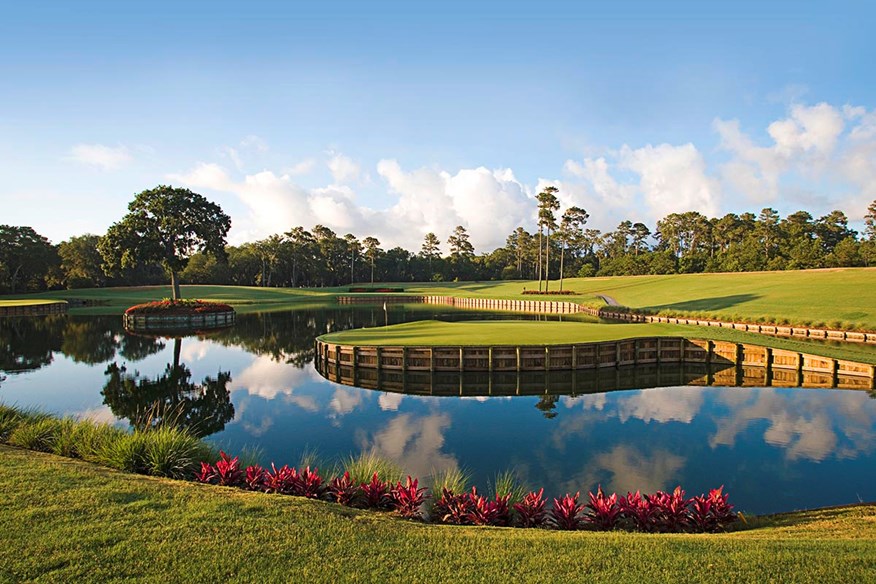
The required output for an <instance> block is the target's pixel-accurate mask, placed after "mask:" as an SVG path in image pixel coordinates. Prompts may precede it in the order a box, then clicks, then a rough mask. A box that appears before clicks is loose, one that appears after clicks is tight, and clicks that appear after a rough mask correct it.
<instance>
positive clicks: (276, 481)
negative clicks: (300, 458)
mask: <svg viewBox="0 0 876 584" xmlns="http://www.w3.org/2000/svg"><path fill="white" fill-rule="evenodd" d="M297 476H298V472H297V471H296V470H295V469H294V468H290V467H289V465H287V464H284V465H283V466H282V467H280V468H277V467H276V466H274V463H273V462H272V463H271V470H266V471H265V476H264V482H263V486H262V489H263V490H264V491H265V492H266V493H281V494H284V495H291V494H292V490H293V488H294V483H295V480H296V479H297Z"/></svg>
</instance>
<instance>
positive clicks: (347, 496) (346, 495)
mask: <svg viewBox="0 0 876 584" xmlns="http://www.w3.org/2000/svg"><path fill="white" fill-rule="evenodd" d="M360 493H361V489H360V487H359V485H357V484H356V483H354V482H353V481H352V479H350V473H349V472H344V475H343V476H340V477H335V478H333V479H332V480H331V481H329V484H328V494H329V498H330V499H331V500H332V501H334V502H335V503H340V504H341V505H346V506H348V507H352V506H353V504H354V503H355V502H356V498H357V497H358V496H359V494H360Z"/></svg>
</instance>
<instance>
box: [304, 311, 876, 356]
mask: <svg viewBox="0 0 876 584" xmlns="http://www.w3.org/2000/svg"><path fill="white" fill-rule="evenodd" d="M667 336H681V337H687V338H691V339H712V340H723V341H733V342H738V343H751V344H755V345H766V346H770V347H774V348H777V349H788V350H791V351H799V352H801V353H813V354H817V355H824V356H827V357H834V358H837V359H848V360H852V361H863V362H867V363H874V364H876V346H874V345H872V344H870V345H865V344H863V343H842V344H840V343H826V342H818V341H810V340H798V339H792V338H789V339H783V338H781V337H767V336H765V335H760V334H755V333H747V332H742V331H736V330H732V329H726V328H716V327H700V326H687V325H673V324H656V323H647V324H645V323H622V324H621V323H618V324H596V323H582V322H556V321H547V322H545V321H541V322H538V321H520V320H506V321H502V320H485V321H465V322H444V321H435V320H423V321H417V322H409V323H403V324H396V325H390V326H388V327H373V328H361V329H352V330H346V331H340V332H336V333H329V334H327V335H322V336H321V337H320V339H322V340H323V341H326V342H330V343H338V344H345V345H379V346H409V347H413V346H439V345H444V346H460V345H465V346H473V345H480V346H488V345H493V346H501V345H505V346H507V345H565V344H572V343H590V342H596V341H616V340H620V339H629V338H634V337H667Z"/></svg>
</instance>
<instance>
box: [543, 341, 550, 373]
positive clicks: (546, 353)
mask: <svg viewBox="0 0 876 584" xmlns="http://www.w3.org/2000/svg"><path fill="white" fill-rule="evenodd" d="M550 367H551V346H550V345H545V346H544V370H545V371H548V370H549V369H550Z"/></svg>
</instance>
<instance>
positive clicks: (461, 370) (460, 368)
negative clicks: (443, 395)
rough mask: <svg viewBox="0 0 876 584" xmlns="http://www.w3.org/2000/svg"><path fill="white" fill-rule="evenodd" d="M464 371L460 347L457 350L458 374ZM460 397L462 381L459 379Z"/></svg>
mask: <svg viewBox="0 0 876 584" xmlns="http://www.w3.org/2000/svg"><path fill="white" fill-rule="evenodd" d="M464 370H465V365H464V361H463V360H462V347H460V348H459V372H460V373H462V372H463V371H464ZM459 383H460V386H459V387H460V395H461V391H462V389H461V388H462V380H461V379H460V382H459Z"/></svg>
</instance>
